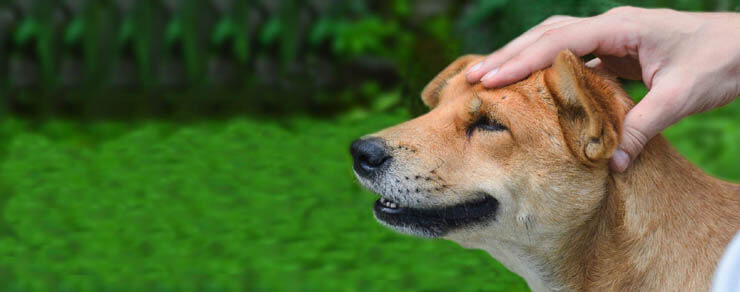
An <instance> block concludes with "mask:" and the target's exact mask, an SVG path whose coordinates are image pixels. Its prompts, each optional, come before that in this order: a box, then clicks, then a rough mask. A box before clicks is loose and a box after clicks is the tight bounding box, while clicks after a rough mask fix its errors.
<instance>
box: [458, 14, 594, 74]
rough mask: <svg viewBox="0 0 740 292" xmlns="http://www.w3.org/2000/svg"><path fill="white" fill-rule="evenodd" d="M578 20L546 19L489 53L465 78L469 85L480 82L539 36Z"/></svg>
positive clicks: (564, 17)
mask: <svg viewBox="0 0 740 292" xmlns="http://www.w3.org/2000/svg"><path fill="white" fill-rule="evenodd" d="M579 20H581V18H578V17H572V16H552V17H550V18H548V19H547V20H545V21H544V22H542V23H541V24H539V25H537V26H535V27H533V28H531V29H529V30H528V31H527V32H525V33H523V34H522V35H520V36H519V37H517V38H516V39H514V40H513V41H511V42H509V43H508V44H506V45H505V46H504V47H503V48H501V49H498V50H496V51H494V52H493V53H491V54H490V55H488V56H487V57H486V58H485V60H483V61H482V62H480V63H478V64H476V65H474V66H473V67H471V69H470V70H469V71H468V72H467V73H466V75H465V78H466V79H467V80H468V82H470V83H475V82H478V81H480V79H481V78H482V77H483V76H484V75H486V74H487V73H488V72H491V71H492V70H494V69H496V67H498V66H499V65H501V64H502V63H503V62H505V61H506V60H508V59H510V58H511V57H513V56H514V55H516V54H517V53H518V52H519V51H521V50H523V49H524V48H526V47H527V46H529V44H531V43H532V42H534V41H536V40H537V39H538V38H540V36H541V35H542V34H543V33H545V32H546V31H547V30H549V29H555V28H559V27H562V26H564V25H567V24H570V23H573V22H575V21H579Z"/></svg>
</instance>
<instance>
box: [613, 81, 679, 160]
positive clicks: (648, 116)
mask: <svg viewBox="0 0 740 292" xmlns="http://www.w3.org/2000/svg"><path fill="white" fill-rule="evenodd" d="M659 85H663V86H659ZM681 92H682V91H680V90H678V89H677V88H676V87H671V86H665V82H663V83H662V84H655V85H654V87H653V88H652V89H651V90H650V92H648V93H647V95H645V98H643V99H642V101H640V102H639V103H638V104H637V105H635V107H633V108H632V110H630V111H629V112H628V113H627V116H626V117H625V119H624V124H623V127H622V141H621V142H620V144H619V148H618V149H617V151H616V153H614V155H612V157H611V159H610V161H609V167H610V168H611V169H612V170H613V171H616V172H624V171H625V170H626V169H627V167H628V166H629V164H630V163H631V162H632V161H634V159H635V158H637V156H638V155H639V154H640V152H641V151H642V148H643V147H645V144H647V142H648V141H649V140H650V139H652V138H653V137H654V136H655V135H657V134H658V133H660V131H662V130H663V129H665V128H667V127H668V126H670V125H671V124H673V123H675V122H676V121H678V120H679V119H680V117H681V116H680V112H681V108H682V105H681V100H684V99H683V98H681V96H678V95H679V94H681ZM683 92H686V91H683Z"/></svg>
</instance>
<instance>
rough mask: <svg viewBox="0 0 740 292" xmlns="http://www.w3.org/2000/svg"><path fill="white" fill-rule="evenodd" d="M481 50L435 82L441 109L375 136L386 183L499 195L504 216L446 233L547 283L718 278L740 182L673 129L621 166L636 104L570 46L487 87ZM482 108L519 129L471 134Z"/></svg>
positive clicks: (446, 199) (422, 194) (699, 283)
mask: <svg viewBox="0 0 740 292" xmlns="http://www.w3.org/2000/svg"><path fill="white" fill-rule="evenodd" d="M481 58H482V57H480V56H465V57H462V58H460V59H458V60H457V61H455V62H454V63H453V64H451V65H450V66H448V67H447V68H446V69H445V70H444V71H442V72H441V73H440V74H439V75H438V76H437V77H436V78H435V79H434V80H433V81H431V82H430V83H429V85H427V87H426V88H425V89H424V91H423V93H422V99H423V101H424V102H425V103H426V104H427V105H428V106H429V107H430V108H432V110H431V111H430V112H429V113H427V114H425V115H423V116H421V117H418V118H416V119H414V120H411V121H408V122H406V123H403V124H401V125H398V126H395V127H392V128H390V129H386V130H383V131H381V132H379V133H377V134H374V135H373V136H376V137H380V138H382V139H384V141H385V142H386V143H387V145H389V147H390V148H391V149H392V154H393V157H394V160H395V161H396V163H397V164H396V165H394V169H393V170H392V174H393V177H395V179H393V180H394V181H390V180H389V181H388V182H384V183H383V185H382V187H380V188H381V189H382V190H381V191H382V192H385V193H386V194H385V195H387V196H389V197H391V198H394V200H397V201H399V202H403V203H405V204H407V205H410V206H413V207H430V206H441V205H449V204H455V203H459V202H463V201H465V200H466V199H468V198H469V197H470V196H471V194H473V193H476V192H479V191H481V190H483V191H486V192H488V193H490V194H492V195H493V196H494V197H496V199H498V200H499V201H501V209H500V213H501V214H499V217H498V218H497V219H496V220H495V222H492V223H490V224H488V225H486V226H482V227H471V228H468V229H466V230H461V231H458V232H454V233H452V234H449V235H447V236H445V237H446V238H449V239H452V240H454V241H457V242H459V243H461V244H463V245H465V246H469V247H474V248H483V249H486V250H487V251H489V253H491V254H492V255H493V256H494V257H496V258H497V259H499V260H500V261H501V262H502V263H504V264H505V265H507V266H508V267H510V268H511V269H513V270H514V271H515V272H517V273H519V274H520V275H522V276H523V277H525V279H527V281H528V282H529V284H530V287H532V289H534V290H560V289H562V290H567V291H706V290H708V289H709V285H710V282H711V277H712V275H713V271H714V268H715V266H716V264H717V261H718V259H719V257H720V255H721V254H722V252H723V251H724V248H725V246H726V245H727V243H728V242H729V240H730V238H731V237H732V235H734V233H735V232H736V231H737V230H738V229H739V228H740V186H738V185H736V184H731V183H728V182H723V181H720V180H717V179H714V178H712V177H709V176H707V175H706V174H704V173H703V172H702V171H701V170H699V169H698V168H697V167H695V166H694V165H692V164H691V163H689V162H688V161H687V160H686V159H684V158H683V157H682V156H681V155H680V154H678V153H677V152H676V151H675V150H674V149H673V148H672V147H671V146H670V145H669V144H668V142H667V141H666V140H665V139H664V138H663V137H662V136H660V135H659V136H657V137H655V138H653V139H652V140H650V141H649V142H648V143H647V145H646V146H645V148H644V150H643V152H642V154H640V155H639V156H638V157H637V158H636V159H635V161H634V162H633V163H632V165H631V166H630V168H629V169H628V170H627V171H626V172H625V173H623V174H619V173H611V172H609V170H608V166H607V161H608V158H609V157H610V156H611V155H612V154H613V153H614V151H615V149H616V147H617V145H618V141H619V138H620V134H621V127H622V125H621V124H622V120H623V118H624V115H625V114H626V112H627V111H628V110H629V108H630V107H631V106H632V105H633V103H632V101H631V100H630V99H629V97H628V96H627V95H626V94H625V93H624V91H622V90H621V88H619V86H618V84H617V83H616V82H615V81H614V79H612V78H611V77H608V76H606V75H604V74H601V73H597V72H592V71H591V70H590V69H588V68H586V67H585V66H584V65H583V63H582V62H581V61H580V59H579V58H577V57H576V56H574V55H573V54H572V53H570V52H567V51H566V52H563V53H561V54H560V55H559V56H558V57H557V59H556V60H555V63H554V65H553V67H552V68H549V69H546V70H543V71H539V72H536V73H534V74H532V75H531V76H530V77H529V78H528V79H526V80H524V81H521V82H519V83H516V84H513V85H510V86H507V87H504V88H501V89H493V90H492V89H485V88H483V87H482V86H481V85H480V84H476V85H470V84H468V83H467V82H466V81H465V80H464V76H463V75H464V74H462V72H464V70H467V68H469V67H470V65H471V64H474V63H475V62H476V61H478V60H480V59H481ZM479 115H488V116H489V117H491V118H493V119H495V120H496V121H498V122H500V123H501V124H503V125H505V126H506V127H507V128H508V130H507V131H504V132H483V131H476V132H474V134H473V135H472V136H470V137H468V136H466V134H465V133H466V129H467V127H468V126H469V125H470V124H471V123H472V122H473V121H474V120H475V119H476V117H477V116H479ZM381 191H379V192H381Z"/></svg>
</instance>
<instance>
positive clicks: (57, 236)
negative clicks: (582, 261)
mask: <svg viewBox="0 0 740 292" xmlns="http://www.w3.org/2000/svg"><path fill="white" fill-rule="evenodd" d="M737 113H740V103H738V102H735V103H734V104H732V105H731V106H729V107H726V108H725V109H722V110H720V111H716V112H712V113H710V114H705V115H702V116H697V117H692V118H690V119H688V120H686V121H684V122H682V123H680V124H679V125H677V126H675V127H674V128H671V129H670V130H668V131H667V136H668V137H669V138H670V139H671V140H672V141H673V142H674V144H675V145H676V146H678V148H679V150H680V151H681V152H683V153H684V154H686V155H687V156H688V157H689V158H690V159H691V160H692V161H694V162H696V163H698V164H699V165H700V166H702V167H703V168H705V169H707V170H708V171H709V172H711V173H714V174H716V175H719V176H722V177H725V178H729V179H734V180H738V179H740V173H739V170H740V167H738V166H737V161H740V160H739V159H738V158H740V148H739V147H737V145H738V142H740V137H739V136H738V135H739V133H740V131H738V128H739V127H740V121H739V118H738V114H737ZM359 116H360V117H361V116H362V115H359ZM406 118H407V116H406V115H404V114H401V113H386V114H378V115H370V116H367V115H366V116H364V118H358V117H354V118H351V117H350V115H348V116H346V117H344V118H341V117H340V118H335V119H329V120H317V119H312V118H308V117H293V118H287V119H282V120H277V119H275V120H265V119H254V118H232V119H226V120H211V121H194V122H185V123H183V122H173V121H156V120H150V121H138V122H101V121H97V122H85V121H64V120H47V121H42V122H38V121H36V122H34V121H29V120H24V119H14V118H5V119H3V120H2V121H0V141H2V148H1V149H2V161H0V207H1V208H2V210H3V213H2V220H1V221H0V290H2V291H34V290H35V291H51V290H57V289H58V290H59V291H91V290H95V291H101V290H102V291H194V290H199V291H200V290H208V291H224V290H229V291H245V290H246V291H481V290H485V291H526V290H527V288H526V284H525V283H524V282H523V281H522V280H521V279H520V278H519V277H517V276H516V275H514V274H512V273H510V272H508V271H507V270H506V269H505V268H504V267H503V266H501V265H500V264H498V263H497V262H495V261H494V260H492V259H491V258H490V257H489V256H488V255H487V254H486V253H484V252H482V251H478V250H466V249H463V248H462V247H459V246H458V245H456V244H454V243H452V242H448V241H442V240H423V239H417V238H412V237H407V236H403V235H398V234H395V233H393V232H391V231H389V230H387V229H386V228H383V227H382V226H380V225H379V224H377V223H376V222H375V221H374V220H373V219H372V215H371V205H372V202H373V201H374V200H375V197H374V196H373V195H371V194H370V193H368V192H367V191H365V190H363V189H362V188H361V187H360V186H359V185H358V184H357V183H356V181H355V179H354V178H353V176H352V173H351V168H350V158H349V155H348V153H347V148H348V145H349V142H350V141H351V140H352V139H354V138H356V137H358V136H360V135H363V134H366V133H370V132H373V131H375V130H378V129H381V128H384V127H386V126H389V125H393V124H395V123H397V122H400V121H402V120H404V119H406Z"/></svg>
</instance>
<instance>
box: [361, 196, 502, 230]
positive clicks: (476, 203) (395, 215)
mask: <svg viewBox="0 0 740 292" xmlns="http://www.w3.org/2000/svg"><path fill="white" fill-rule="evenodd" d="M498 205H499V202H498V200H496V199H495V198H494V197H492V196H491V195H488V194H480V195H478V196H477V198H475V199H472V200H469V201H466V202H463V203H458V204H454V205H449V206H442V207H435V208H412V207H406V206H401V204H399V203H398V202H395V201H392V200H390V199H387V198H384V197H381V198H380V199H378V200H377V201H375V205H374V206H373V211H374V212H373V213H374V215H375V218H377V219H378V221H380V222H381V223H383V224H384V225H387V226H388V227H390V228H392V229H395V230H397V231H400V232H402V233H408V234H412V235H418V236H423V237H441V236H444V235H445V234H447V233H448V232H450V231H452V230H454V229H458V228H463V227H466V226H470V225H474V224H476V223H482V222H484V221H487V220H495V215H496V211H497V210H498Z"/></svg>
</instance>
